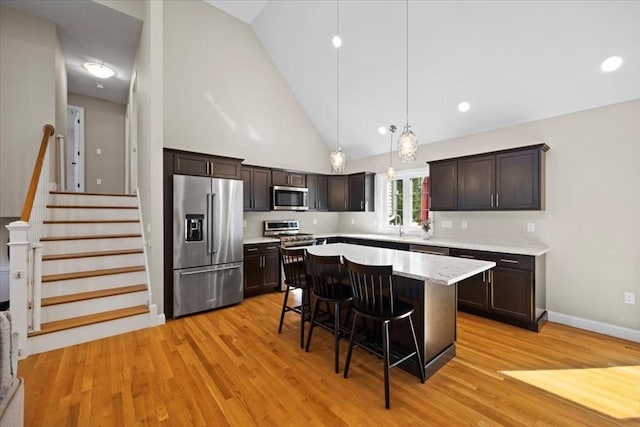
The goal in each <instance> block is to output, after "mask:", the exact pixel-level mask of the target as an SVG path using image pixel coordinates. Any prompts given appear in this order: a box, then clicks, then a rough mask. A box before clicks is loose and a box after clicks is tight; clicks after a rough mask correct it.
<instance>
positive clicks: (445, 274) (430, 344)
mask: <svg viewBox="0 0 640 427" xmlns="http://www.w3.org/2000/svg"><path fill="white" fill-rule="evenodd" d="M306 250H307V252H308V253H311V254H313V255H319V256H331V255H341V256H343V257H345V258H347V259H349V260H351V261H354V262H356V263H359V264H366V265H392V266H393V285H394V293H395V296H396V298H400V299H402V300H404V301H407V302H409V303H411V304H412V305H413V306H414V308H415V311H414V314H413V321H414V324H415V328H416V335H417V338H418V347H419V349H420V352H421V356H422V360H423V363H425V374H426V377H427V378H429V377H430V376H431V375H433V374H434V373H436V372H437V371H438V369H440V368H441V367H442V366H444V365H445V364H446V363H447V362H448V361H449V360H451V359H452V358H453V357H454V356H455V354H456V311H457V287H456V284H457V283H458V282H459V281H461V280H464V279H466V278H468V277H471V276H474V275H476V274H481V273H482V272H484V271H487V270H489V269H491V268H493V267H495V265H496V264H495V263H494V262H489V261H479V260H472V259H465V258H454V257H448V256H442V255H430V254H424V253H418V252H408V251H399V250H394V249H382V248H375V247H369V246H359V245H351V244H346V243H332V244H327V245H317V246H307V247H306ZM391 341H392V342H393V343H394V345H398V346H400V347H406V348H411V347H412V346H413V344H412V338H411V335H410V333H407V332H406V331H405V330H403V329H392V330H391ZM399 366H400V367H401V368H402V369H404V370H406V371H408V372H411V373H412V374H414V375H416V376H419V372H418V369H417V366H416V365H415V363H411V361H407V362H404V363H402V364H401V365H399Z"/></svg>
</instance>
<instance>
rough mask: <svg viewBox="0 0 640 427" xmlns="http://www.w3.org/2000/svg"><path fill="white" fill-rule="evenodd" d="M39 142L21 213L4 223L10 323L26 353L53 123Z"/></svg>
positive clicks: (37, 299) (35, 319) (37, 286)
mask: <svg viewBox="0 0 640 427" xmlns="http://www.w3.org/2000/svg"><path fill="white" fill-rule="evenodd" d="M42 132H43V134H42V142H41V143H40V149H39V151H38V157H37V158H36V163H35V165H34V167H33V173H32V175H31V182H30V183H29V189H28V190H27V195H26V197H25V201H24V206H23V208H22V215H21V216H20V219H19V220H18V221H14V222H12V223H10V224H9V225H7V227H6V228H7V229H8V230H9V243H8V246H9V247H10V249H11V258H10V259H9V295H10V298H9V308H10V310H11V313H12V324H13V329H14V331H15V332H17V333H18V355H19V357H20V358H25V357H27V356H28V355H29V351H28V347H27V333H28V332H29V331H39V330H40V310H41V307H40V303H41V289H42V245H41V244H40V235H41V232H42V227H43V222H44V216H45V210H46V204H47V195H48V192H49V167H50V164H49V151H50V150H48V147H49V140H50V139H51V137H52V136H53V134H54V133H55V128H54V127H53V125H50V124H46V125H44V127H43V128H42Z"/></svg>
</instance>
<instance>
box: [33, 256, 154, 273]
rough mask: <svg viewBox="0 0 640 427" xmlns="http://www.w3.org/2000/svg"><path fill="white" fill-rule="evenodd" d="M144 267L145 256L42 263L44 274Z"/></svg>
mask: <svg viewBox="0 0 640 427" xmlns="http://www.w3.org/2000/svg"><path fill="white" fill-rule="evenodd" d="M136 265H144V254H127V255H110V256H97V257H88V258H72V259H60V260H52V261H43V262H42V274H43V275H47V274H62V273H75V272H78V271H89V270H102V269H105V268H118V267H133V266H136Z"/></svg>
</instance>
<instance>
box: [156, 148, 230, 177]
mask: <svg viewBox="0 0 640 427" xmlns="http://www.w3.org/2000/svg"><path fill="white" fill-rule="evenodd" d="M166 151H167V152H171V153H173V173H176V174H179V175H195V176H210V177H213V178H227V179H240V170H241V168H242V164H241V163H242V159H234V158H231V157H220V156H211V155H207V154H198V153H188V152H182V151H172V150H166Z"/></svg>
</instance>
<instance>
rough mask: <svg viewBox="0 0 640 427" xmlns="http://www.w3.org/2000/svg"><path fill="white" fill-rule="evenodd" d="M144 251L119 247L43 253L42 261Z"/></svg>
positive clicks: (130, 253) (140, 252)
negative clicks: (105, 249) (114, 248)
mask: <svg viewBox="0 0 640 427" xmlns="http://www.w3.org/2000/svg"><path fill="white" fill-rule="evenodd" d="M142 253H144V251H143V250H142V248H140V249H119V250H113V251H96V252H75V253H68V254H55V255H43V256H42V261H56V260H61V259H74V258H93V257H101V256H112V255H132V254H142Z"/></svg>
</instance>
